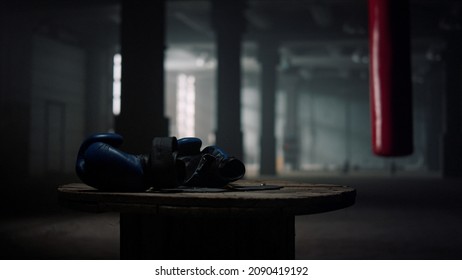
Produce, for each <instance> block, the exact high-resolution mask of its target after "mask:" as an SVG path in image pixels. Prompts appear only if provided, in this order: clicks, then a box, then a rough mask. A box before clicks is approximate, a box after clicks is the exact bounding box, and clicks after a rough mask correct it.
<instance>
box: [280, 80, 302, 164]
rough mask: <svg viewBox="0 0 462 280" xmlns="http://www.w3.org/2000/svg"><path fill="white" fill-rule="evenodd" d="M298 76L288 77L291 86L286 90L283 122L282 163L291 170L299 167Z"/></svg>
mask: <svg viewBox="0 0 462 280" xmlns="http://www.w3.org/2000/svg"><path fill="white" fill-rule="evenodd" d="M299 79H300V78H299V77H298V76H296V77H294V78H292V79H290V81H291V82H292V84H293V87H291V88H290V89H288V90H287V92H286V120H285V124H284V163H286V164H289V165H290V166H291V169H292V170H298V169H299V167H300V127H299V120H298V119H299V117H298V108H299V106H298V103H299V93H298V91H299V84H300V82H299V81H298V80H299Z"/></svg>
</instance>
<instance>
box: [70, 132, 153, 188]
mask: <svg viewBox="0 0 462 280" xmlns="http://www.w3.org/2000/svg"><path fill="white" fill-rule="evenodd" d="M122 143H123V138H122V136H120V135H118V134H114V133H101V134H95V135H93V136H91V137H89V138H88V139H86V140H85V141H84V142H83V143H82V145H81V146H80V150H79V152H78V156H77V163H76V172H77V175H78V176H79V177H80V179H81V180H82V181H83V182H84V183H85V184H87V185H90V186H92V187H95V188H98V189H100V190H114V191H127V190H133V191H138V190H143V189H146V179H145V169H146V167H145V166H146V161H147V160H146V156H142V155H139V156H137V155H131V154H128V153H125V152H122V151H120V150H119V149H117V148H118V147H119V146H120V145H122Z"/></svg>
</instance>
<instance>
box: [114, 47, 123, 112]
mask: <svg viewBox="0 0 462 280" xmlns="http://www.w3.org/2000/svg"><path fill="white" fill-rule="evenodd" d="M121 79H122V56H121V55H120V54H115V55H114V68H113V84H112V113H113V114H114V115H115V116H118V115H119V114H120V93H121V91H122V82H121Z"/></svg>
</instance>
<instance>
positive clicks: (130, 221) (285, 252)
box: [120, 213, 295, 259]
mask: <svg viewBox="0 0 462 280" xmlns="http://www.w3.org/2000/svg"><path fill="white" fill-rule="evenodd" d="M120 242H121V246H120V248H121V258H122V259H293V258H294V257H295V217H293V216H264V217H242V216H240V217H213V218H210V217H208V218H199V217H183V216H168V217H167V216H159V215H150V214H132V213H121V215H120Z"/></svg>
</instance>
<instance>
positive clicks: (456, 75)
mask: <svg viewBox="0 0 462 280" xmlns="http://www.w3.org/2000/svg"><path fill="white" fill-rule="evenodd" d="M461 49H462V33H461V32H460V31H453V33H452V34H450V37H449V39H448V47H447V51H446V54H445V63H446V69H445V70H446V71H445V75H446V90H445V94H444V97H443V122H444V132H443V141H442V144H443V149H442V170H441V171H442V175H443V176H444V177H462V128H461V125H462V110H461V109H460V108H461V107H462V102H461V101H462V98H461V95H462V53H461V52H460V50H461Z"/></svg>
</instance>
